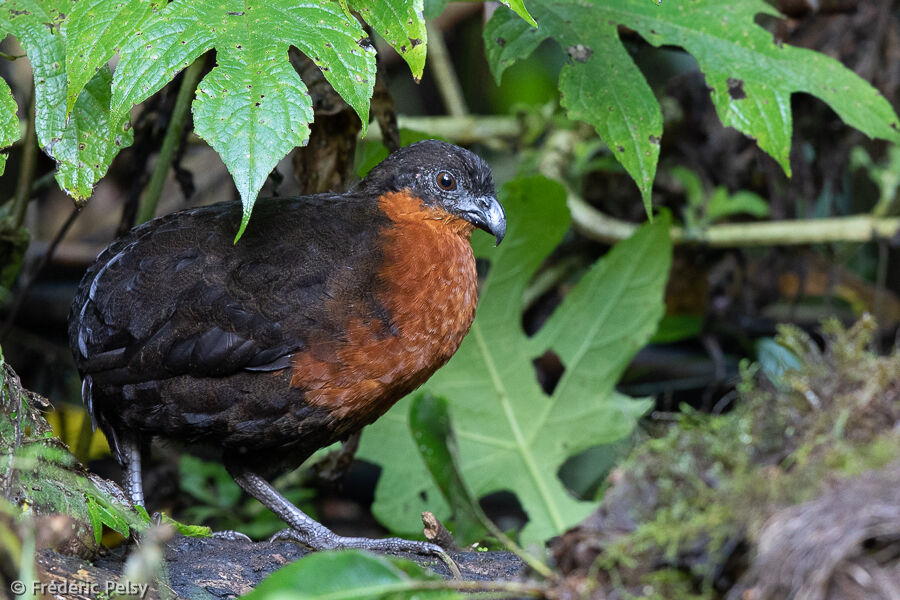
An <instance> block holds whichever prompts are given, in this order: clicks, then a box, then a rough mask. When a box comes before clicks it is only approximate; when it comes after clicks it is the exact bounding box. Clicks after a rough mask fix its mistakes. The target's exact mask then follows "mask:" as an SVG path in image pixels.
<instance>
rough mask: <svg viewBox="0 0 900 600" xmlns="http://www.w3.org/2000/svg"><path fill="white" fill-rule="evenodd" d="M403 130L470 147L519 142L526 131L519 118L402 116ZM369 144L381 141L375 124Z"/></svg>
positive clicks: (370, 134)
mask: <svg viewBox="0 0 900 600" xmlns="http://www.w3.org/2000/svg"><path fill="white" fill-rule="evenodd" d="M397 122H398V124H399V126H400V128H401V129H415V130H417V131H426V132H428V133H431V134H434V135H437V136H440V137H443V138H446V139H448V140H450V141H452V142H455V143H457V144H462V145H463V146H467V145H469V144H472V143H474V142H481V143H486V142H489V141H490V140H494V139H496V138H510V139H515V138H519V137H521V136H522V135H523V134H524V132H525V130H524V128H523V127H522V124H521V123H520V122H519V120H518V119H516V118H515V117H506V116H494V115H490V116H482V115H464V116H456V117H406V116H402V115H401V116H398V117H397ZM365 139H366V140H367V141H369V140H375V141H379V140H381V129H380V128H379V127H378V124H377V123H372V124H371V125H370V126H369V130H368V132H367V133H366V138H365Z"/></svg>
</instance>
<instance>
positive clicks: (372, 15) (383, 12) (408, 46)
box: [350, 0, 428, 81]
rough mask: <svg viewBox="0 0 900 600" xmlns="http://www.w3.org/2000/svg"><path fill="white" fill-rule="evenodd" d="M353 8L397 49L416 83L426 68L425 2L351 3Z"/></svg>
mask: <svg viewBox="0 0 900 600" xmlns="http://www.w3.org/2000/svg"><path fill="white" fill-rule="evenodd" d="M350 6H351V7H352V8H353V10H355V11H357V12H358V13H359V14H360V15H361V16H362V18H363V20H365V22H366V23H368V24H369V25H371V26H372V28H373V29H374V30H375V31H377V32H378V34H379V35H380V36H381V37H383V38H384V39H385V41H387V43H388V44H390V45H391V48H393V49H394V50H396V51H397V52H398V53H399V54H400V56H402V57H403V59H404V60H405V61H406V63H407V64H408V65H409V69H410V70H411V71H412V74H413V77H414V78H415V79H416V81H419V80H420V79H422V71H424V69H425V45H426V42H427V40H428V35H427V34H426V32H425V17H424V15H423V14H422V12H423V3H422V0H394V1H393V2H384V0H350Z"/></svg>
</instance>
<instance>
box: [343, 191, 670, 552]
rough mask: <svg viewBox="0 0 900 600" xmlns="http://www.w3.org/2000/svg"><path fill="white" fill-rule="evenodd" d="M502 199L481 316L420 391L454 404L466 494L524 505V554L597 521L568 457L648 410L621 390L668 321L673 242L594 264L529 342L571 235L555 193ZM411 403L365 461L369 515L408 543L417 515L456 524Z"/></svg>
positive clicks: (379, 432)
mask: <svg viewBox="0 0 900 600" xmlns="http://www.w3.org/2000/svg"><path fill="white" fill-rule="evenodd" d="M500 197H501V200H502V201H503V204H504V206H505V208H506V212H507V218H508V235H507V237H506V239H505V240H504V242H503V244H501V245H500V246H499V247H498V248H493V247H492V242H491V240H490V239H489V236H479V237H478V238H477V239H473V246H474V247H475V248H476V254H477V255H478V256H481V257H484V258H487V259H489V260H490V263H491V268H490V271H489V273H488V276H487V279H486V280H485V282H484V284H483V286H482V288H481V291H480V294H479V307H478V313H477V317H476V319H475V322H474V324H473V325H472V329H471V331H470V333H469V335H468V336H467V337H466V339H465V340H464V341H463V343H462V346H461V347H460V349H459V351H458V352H457V353H456V355H455V356H454V357H453V358H452V359H451V361H450V362H449V364H448V365H447V366H446V367H445V368H443V369H441V370H440V371H439V372H438V373H436V374H435V376H434V377H432V379H431V380H430V381H429V382H428V383H427V384H426V385H425V389H426V390H428V391H430V392H432V393H434V394H437V395H441V396H444V397H446V398H448V400H449V401H450V406H451V410H452V414H453V423H454V428H455V431H456V436H457V439H458V441H459V455H460V466H461V470H462V475H463V478H464V480H465V482H466V484H467V486H468V488H469V489H470V490H472V493H473V494H474V495H475V496H476V497H479V498H480V497H483V496H485V495H487V494H490V493H493V492H498V491H511V492H513V493H515V494H516V496H518V499H519V501H520V503H521V504H522V507H523V508H524V510H525V512H526V513H527V514H528V517H529V522H528V525H527V526H526V527H525V529H524V530H523V531H522V534H521V535H522V538H523V541H524V542H525V543H528V542H535V541H543V540H546V539H547V538H549V537H551V536H553V535H556V534H558V533H560V532H562V531H564V530H565V529H567V528H568V527H571V526H572V525H574V524H575V523H577V522H578V521H580V520H581V519H582V518H584V517H585V516H586V515H587V514H589V513H590V511H591V510H592V508H593V505H592V504H591V503H589V502H581V501H578V500H576V499H575V498H573V497H572V496H571V495H570V494H569V492H568V491H567V490H566V488H565V486H563V485H562V483H561V482H560V480H559V478H558V477H557V472H558V471H559V468H560V466H561V465H562V464H563V463H564V462H565V460H566V458H568V457H569V456H572V455H574V454H577V453H578V452H580V451H582V450H585V449H586V448H589V447H591V446H596V445H599V444H605V443H609V442H612V441H615V440H618V439H621V438H623V437H625V436H627V435H628V434H629V433H630V432H631V430H632V428H633V427H634V425H635V423H636V420H637V418H638V417H639V416H640V415H641V414H643V412H644V411H646V410H647V408H648V407H649V403H648V402H647V401H634V400H632V399H630V398H627V397H626V396H623V395H621V394H618V393H616V392H615V391H614V389H613V386H614V385H615V383H616V381H617V380H618V378H619V376H620V375H621V372H622V370H623V369H624V367H625V365H626V364H627V362H628V361H629V360H630V358H631V357H632V355H633V354H634V353H635V352H636V351H637V350H638V349H639V348H640V347H641V346H642V344H644V343H645V342H646V341H647V340H648V339H649V337H650V335H651V334H652V333H653V332H654V331H655V329H656V324H657V322H658V320H659V318H660V316H661V315H662V312H663V304H662V296H663V288H664V286H665V281H666V274H667V272H668V266H669V262H670V254H671V243H670V241H669V238H668V230H667V219H657V223H656V224H655V225H652V226H647V227H644V228H642V229H641V230H640V231H639V232H638V233H637V234H636V235H635V236H634V237H633V238H632V239H630V240H627V241H625V242H623V243H621V244H620V245H619V246H617V247H616V248H615V249H614V250H613V251H611V252H610V253H609V254H608V255H607V256H606V257H604V258H603V259H601V260H600V261H599V262H598V263H596V264H595V265H594V266H593V267H592V268H591V270H590V271H589V273H588V274H587V275H585V276H584V277H583V278H582V279H581V281H579V282H578V284H577V285H576V286H575V288H574V289H573V290H572V292H571V293H570V294H569V296H568V297H567V298H566V300H565V301H564V302H563V303H562V304H561V305H560V306H559V307H558V308H557V310H556V312H555V313H554V314H553V316H552V317H551V318H550V320H549V321H548V323H547V325H546V326H545V329H544V330H541V332H539V333H538V336H537V339H531V340H529V339H528V338H527V337H526V336H525V334H524V332H523V331H522V325H521V319H522V296H523V293H524V291H525V288H526V286H527V285H528V282H529V281H530V279H531V277H532V276H533V275H534V273H535V271H536V270H537V268H538V267H539V266H540V264H541V263H542V262H543V260H544V259H545V258H546V257H547V255H548V254H549V253H550V252H551V251H552V250H553V248H554V247H555V246H556V245H557V244H558V243H559V241H560V239H561V238H562V236H563V234H564V233H565V232H566V231H567V230H568V227H569V217H568V213H567V211H566V208H565V192H564V190H563V188H562V186H560V185H559V184H558V183H555V182H553V181H550V180H548V179H545V178H543V177H530V178H521V179H516V180H513V181H511V182H508V183H507V184H505V185H504V186H503V188H502V189H501V191H500ZM548 348H552V349H553V350H554V351H555V352H556V353H557V354H558V355H559V356H560V357H561V358H562V360H563V363H564V364H565V365H566V373H565V375H564V376H563V378H562V380H561V381H560V383H559V385H558V386H557V388H556V390H555V391H554V393H553V395H552V396H548V395H547V394H545V393H544V392H543V391H542V390H541V388H540V386H539V385H538V382H537V380H536V378H535V377H534V375H533V373H534V367H533V365H532V360H533V359H534V358H535V357H536V356H539V355H541V354H543V353H544V351H545V350H547V349H548ZM408 402H409V400H408V399H404V400H403V401H401V402H400V403H399V404H398V406H396V407H394V408H393V409H392V410H391V411H389V412H388V414H387V415H385V416H384V417H383V418H382V419H380V420H379V421H378V422H376V423H375V424H374V425H373V426H371V427H370V428H368V429H367V430H366V432H365V433H364V435H363V438H362V445H361V448H360V456H361V457H363V458H366V459H369V460H374V461H376V462H378V463H379V464H381V465H382V466H383V471H382V476H381V479H380V480H379V484H378V488H377V489H376V500H375V505H374V506H373V511H374V512H375V514H376V516H377V517H378V518H379V520H381V521H382V523H384V524H386V525H387V526H388V527H390V528H391V529H393V530H395V531H399V532H404V533H408V532H411V531H414V530H415V529H416V523H415V521H416V519H417V518H418V511H419V510H420V509H422V510H431V511H432V512H434V513H435V514H437V515H438V516H439V517H441V518H443V517H446V515H447V507H446V503H444V501H443V498H441V497H440V494H439V493H438V491H437V489H436V488H435V486H434V484H433V482H431V478H430V477H429V475H428V472H427V470H426V469H425V467H424V465H423V464H422V462H421V461H419V460H414V459H412V458H411V457H412V456H415V454H416V450H415V446H414V443H413V440H412V439H411V438H410V436H409V434H408V427H407V422H406V421H407V420H406V413H407V411H408V410H409V408H408V406H409V405H408ZM398 456H401V457H403V459H402V460H398V459H397V457H398ZM421 495H424V498H425V500H423V499H422V497H421Z"/></svg>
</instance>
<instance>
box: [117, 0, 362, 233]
mask: <svg viewBox="0 0 900 600" xmlns="http://www.w3.org/2000/svg"><path fill="white" fill-rule="evenodd" d="M365 37H366V36H365V33H364V32H363V30H362V28H361V27H360V26H359V23H358V22H357V21H356V20H355V19H351V18H349V17H347V15H345V14H344V12H343V10H342V9H341V7H340V5H339V4H338V3H337V2H330V1H318V2H302V1H299V0H273V1H267V2H262V1H259V0H256V1H248V2H242V1H238V0H218V1H214V2H210V1H208V0H176V1H175V2H172V3H171V4H169V5H168V6H166V8H164V9H163V10H161V11H158V12H157V13H156V14H154V15H153V16H152V17H151V18H150V19H148V20H147V21H146V22H145V23H144V25H143V26H142V27H141V29H140V31H138V32H137V33H136V34H135V36H134V37H133V38H132V39H131V40H129V41H128V42H127V43H126V44H125V45H124V46H123V47H122V50H121V52H120V54H121V60H120V62H119V65H118V67H117V68H116V74H115V80H114V83H113V100H112V106H113V109H114V110H115V111H117V112H119V113H123V114H124V113H126V112H128V111H129V110H130V109H131V107H132V106H133V105H134V104H136V103H138V102H141V101H143V100H144V99H146V98H147V97H149V96H150V95H151V94H153V93H155V92H156V91H157V90H159V89H160V88H161V87H162V86H163V85H165V84H166V83H167V82H168V81H169V80H170V79H172V77H174V75H175V74H176V73H177V72H178V71H180V70H181V69H183V68H185V67H186V66H187V65H189V64H190V63H191V62H192V61H193V60H195V59H196V58H197V57H198V56H200V55H201V54H203V53H204V52H206V51H207V50H210V49H212V48H215V49H216V59H217V61H218V65H217V66H216V67H215V68H214V69H213V70H212V71H211V72H210V73H209V74H208V75H207V76H206V77H204V78H203V80H202V81H201V82H200V84H199V86H198V88H197V98H196V100H195V101H194V104H193V112H194V124H195V127H196V131H197V133H198V134H199V135H200V136H201V137H203V138H204V139H205V140H206V141H207V142H209V144H210V145H211V146H212V147H213V148H215V149H216V151H217V152H219V154H220V155H221V156H222V160H223V161H224V162H225V166H226V167H227V168H228V170H229V172H230V173H231V175H232V176H233V177H234V181H235V184H236V185H237V188H238V190H239V192H240V194H241V199H242V201H243V204H244V218H243V221H242V224H241V228H240V231H239V232H238V237H239V236H240V234H241V232H243V230H244V227H246V224H247V221H248V219H249V217H250V212H251V211H252V209H253V203H254V202H255V201H256V195H257V194H258V193H259V189H260V188H261V187H262V185H263V183H264V182H265V180H266V177H268V175H269V173H270V172H271V171H272V169H274V168H275V165H276V164H277V163H278V161H279V160H281V159H282V158H283V157H284V156H285V155H286V154H287V153H288V152H289V151H290V150H292V149H293V148H294V147H295V146H299V145H302V144H305V143H306V141H307V140H308V138H309V123H311V122H312V119H313V108H312V101H311V99H310V97H309V93H308V91H307V89H306V86H305V85H304V84H303V82H302V81H301V80H300V77H299V76H298V75H297V73H296V71H295V70H294V69H293V67H292V66H291V65H290V62H289V61H288V48H289V47H290V46H296V47H297V48H298V49H299V50H300V51H301V52H303V53H304V54H305V55H306V56H307V57H309V58H310V60H312V61H313V62H314V63H315V64H316V65H317V66H319V68H321V69H322V72H323V73H324V75H325V78H326V79H327V80H328V81H329V82H330V83H331V85H332V86H333V87H334V89H335V90H336V91H337V92H338V93H339V94H340V95H341V97H342V98H343V99H344V100H345V101H346V102H347V104H349V105H350V106H352V107H353V109H354V110H355V111H356V112H357V114H359V117H360V119H361V120H362V123H363V130H365V128H366V126H367V125H368V121H369V98H370V97H371V95H372V88H373V86H374V84H375V52H374V49H373V48H372V47H371V45H370V44H367V43H366V42H365V41H364V40H365Z"/></svg>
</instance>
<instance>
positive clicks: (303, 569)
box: [242, 550, 463, 600]
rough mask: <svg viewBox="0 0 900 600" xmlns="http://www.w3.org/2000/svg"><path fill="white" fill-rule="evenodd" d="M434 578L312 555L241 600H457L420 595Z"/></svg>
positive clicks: (395, 566) (395, 563) (372, 562)
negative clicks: (382, 599) (418, 599)
mask: <svg viewBox="0 0 900 600" xmlns="http://www.w3.org/2000/svg"><path fill="white" fill-rule="evenodd" d="M438 580H440V577H438V576H437V575H435V574H433V573H430V572H428V571H426V570H425V569H423V568H422V567H420V566H418V565H417V564H415V563H413V562H410V561H407V560H401V559H397V558H389V557H386V556H375V555H372V554H366V553H365V552H360V551H359V550H343V551H340V552H314V553H312V554H310V555H308V556H305V557H303V558H302V559H301V560H298V561H294V562H292V563H290V564H288V565H285V566H284V567H281V568H280V569H278V570H277V571H275V572H274V573H272V574H271V575H269V576H268V577H267V578H266V579H264V580H263V581H262V582H260V584H259V585H258V586H256V588H255V589H254V590H252V591H251V592H250V593H248V594H246V595H244V596H242V597H243V598H245V600H263V599H264V600H276V599H277V600H282V599H283V600H289V599H297V600H325V599H326V598H327V599H328V600H337V599H340V600H355V599H357V598H358V599H359V600H375V599H378V598H392V599H397V600H400V599H403V598H410V599H412V598H427V599H429V600H434V599H437V598H441V599H447V600H451V599H456V598H463V595H462V594H459V593H457V592H452V591H449V590H442V589H423V588H424V586H423V582H435V581H438Z"/></svg>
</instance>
